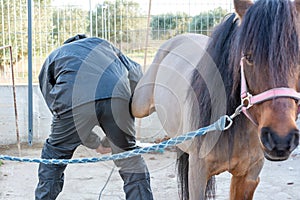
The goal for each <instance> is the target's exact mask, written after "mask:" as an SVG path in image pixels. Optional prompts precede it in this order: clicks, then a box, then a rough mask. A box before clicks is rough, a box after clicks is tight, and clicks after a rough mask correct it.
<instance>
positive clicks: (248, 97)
mask: <svg viewBox="0 0 300 200" xmlns="http://www.w3.org/2000/svg"><path fill="white" fill-rule="evenodd" d="M251 98H252V94H250V93H249V92H247V94H246V96H245V97H243V98H242V99H241V101H242V103H241V105H242V106H243V107H245V108H246V109H249V108H251V107H252V106H253V104H252V103H251Z"/></svg>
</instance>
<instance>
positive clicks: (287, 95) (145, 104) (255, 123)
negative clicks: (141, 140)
mask: <svg viewBox="0 0 300 200" xmlns="http://www.w3.org/2000/svg"><path fill="white" fill-rule="evenodd" d="M234 6H235V10H236V14H232V15H229V16H227V17H226V18H225V19H224V21H223V22H222V23H221V24H220V25H219V26H217V27H216V28H215V30H214V32H213V33H212V35H211V37H210V38H208V37H206V36H203V35H195V34H187V35H181V36H177V37H174V38H173V39H170V40H169V41H167V42H166V43H164V44H163V45H162V46H161V48H160V49H159V50H158V52H157V54H156V56H155V58H154V61H153V63H152V65H151V66H150V68H149V69H148V71H147V72H146V73H145V75H144V77H143V78H142V79H141V81H140V82H139V84H138V86H137V88H136V90H135V93H134V96H133V99H132V113H133V115H134V116H136V117H140V118H141V117H145V116H148V115H149V114H151V113H152V112H154V111H156V112H157V114H158V117H159V119H160V121H161V123H162V125H163V127H164V129H165V130H166V132H167V133H168V135H169V136H170V137H174V136H176V135H180V134H183V133H186V132H190V131H193V130H196V129H198V128H200V127H204V126H207V125H209V124H210V123H211V122H213V121H215V120H216V119H218V118H219V117H220V116H222V115H224V114H227V115H231V114H233V113H235V112H236V113H237V114H238V113H239V112H242V113H243V114H241V115H238V116H236V117H235V118H234V122H233V125H232V126H231V128H230V129H229V130H227V131H224V132H213V133H209V134H207V135H205V136H201V137H198V138H196V139H194V140H193V141H188V142H184V143H183V144H180V145H179V146H178V147H179V148H180V149H181V150H182V153H181V155H179V158H178V170H179V180H180V182H181V187H180V188H181V198H182V199H191V200H199V199H200V200H203V199H206V198H209V197H214V189H213V184H214V179H213V177H214V175H217V174H219V173H222V172H224V171H229V172H230V173H231V174H232V179H231V186H230V199H231V200H242V199H243V200H246V199H252V198H253V194H254V191H255V189H256V187H257V185H258V183H259V174H260V171H261V169H262V167H263V164H264V158H266V159H268V160H272V161H282V160H286V159H288V157H289V155H290V153H291V152H292V151H293V150H294V149H295V148H296V147H297V145H298V143H299V130H298V129H297V126H296V123H295V121H296V118H297V114H298V100H299V99H300V93H298V91H299V90H300V84H299V83H300V82H299V77H300V70H299V31H300V30H299V25H300V13H299V12H300V0H295V1H288V0H258V1H255V3H254V2H252V1H250V0H240V1H239V0H235V1H234Z"/></svg>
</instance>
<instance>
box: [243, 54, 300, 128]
mask: <svg viewBox="0 0 300 200" xmlns="http://www.w3.org/2000/svg"><path fill="white" fill-rule="evenodd" d="M243 59H244V57H242V58H241V62H240V65H241V105H243V106H242V112H243V113H244V114H245V115H246V116H247V117H248V119H250V120H251V121H252V123H253V124H255V125H258V123H257V122H256V120H255V119H254V118H253V117H252V115H251V114H250V113H249V112H248V109H249V108H251V107H252V106H253V105H255V104H258V103H261V102H264V101H267V100H271V99H274V98H277V97H288V98H293V99H296V100H300V93H299V92H297V91H296V90H294V89H291V88H285V87H281V88H273V89H270V90H267V91H265V92H262V93H260V94H257V95H254V96H253V95H252V94H250V93H249V92H248V88H247V83H246V79H245V73H244V67H243Z"/></svg>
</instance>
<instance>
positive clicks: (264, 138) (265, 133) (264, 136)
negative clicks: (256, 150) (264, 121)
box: [261, 127, 276, 151]
mask: <svg viewBox="0 0 300 200" xmlns="http://www.w3.org/2000/svg"><path fill="white" fill-rule="evenodd" d="M261 142H262V143H263V144H264V146H265V147H266V148H267V149H268V150H269V151H272V150H273V149H274V148H275V146H276V145H275V143H274V140H273V138H272V132H271V130H270V129H269V128H266V127H264V128H262V129H261Z"/></svg>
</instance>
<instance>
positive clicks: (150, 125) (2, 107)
mask: <svg viewBox="0 0 300 200" xmlns="http://www.w3.org/2000/svg"><path fill="white" fill-rule="evenodd" d="M27 94H28V87H27V86H22V85H18V86H16V96H17V98H16V101H17V111H18V125H19V133H20V139H21V142H27V138H28V95H27ZM50 125H51V113H50V111H49V110H48V107H47V105H46V103H45V101H44V99H43V97H42V94H41V92H40V90H39V87H38V85H34V86H33V143H42V142H43V141H44V140H45V139H46V138H47V137H48V135H49V133H50ZM136 125H137V127H136V129H137V132H138V135H137V136H138V139H140V140H141V141H142V142H153V141H154V140H155V139H157V138H163V137H164V135H165V134H164V131H163V129H162V127H161V125H160V123H159V121H158V119H157V116H156V115H155V114H152V115H151V116H150V117H148V118H144V119H143V120H142V121H141V122H140V121H139V119H137V120H136ZM15 127H16V125H15V113H14V102H13V91H12V87H11V86H3V85H1V86H0V145H6V144H15V143H16V142H17V137H16V128H15ZM139 127H141V128H139ZM95 130H96V131H99V130H100V129H95Z"/></svg>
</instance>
